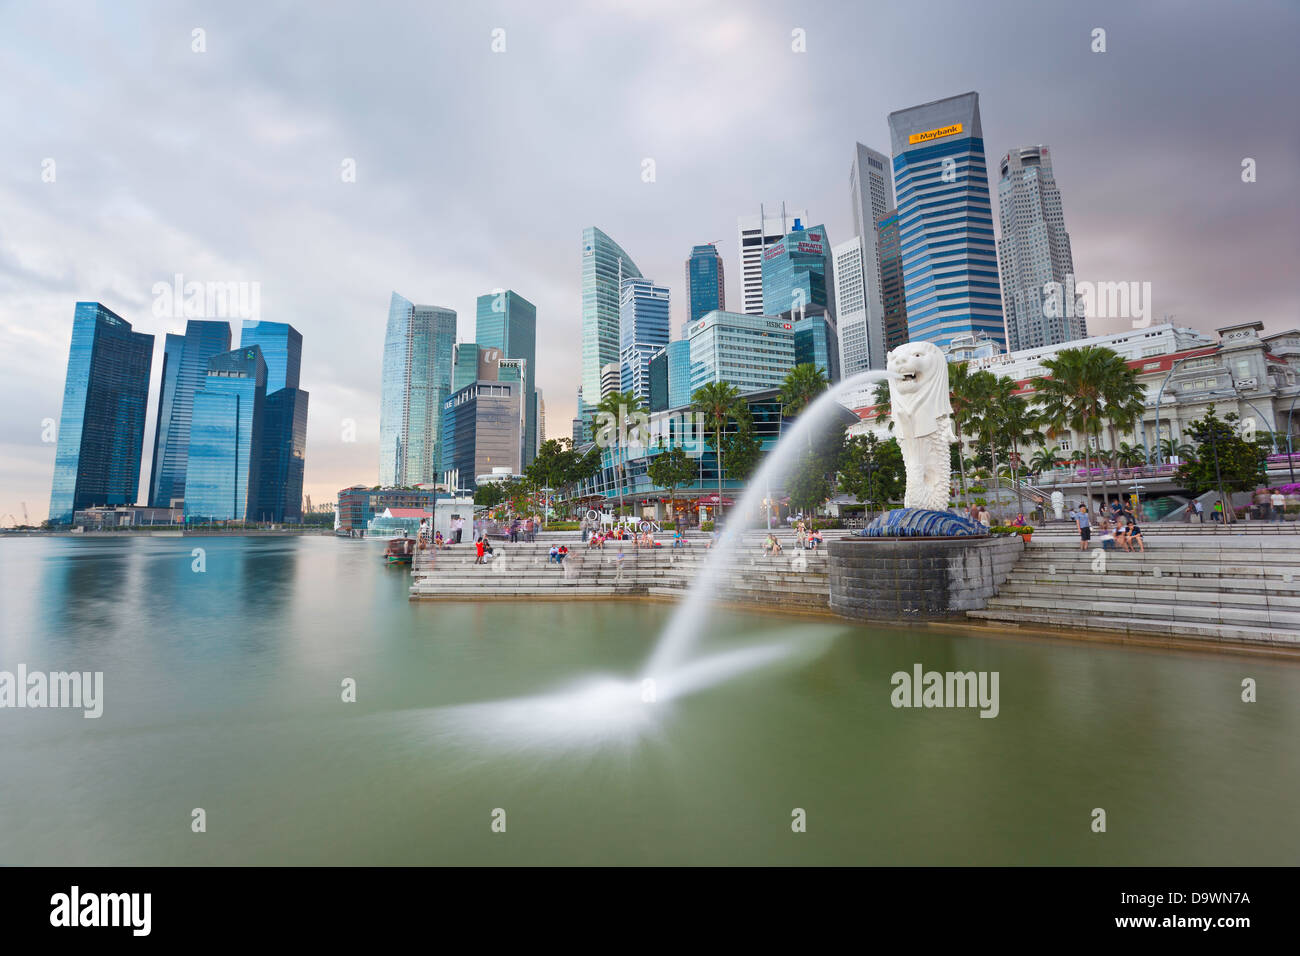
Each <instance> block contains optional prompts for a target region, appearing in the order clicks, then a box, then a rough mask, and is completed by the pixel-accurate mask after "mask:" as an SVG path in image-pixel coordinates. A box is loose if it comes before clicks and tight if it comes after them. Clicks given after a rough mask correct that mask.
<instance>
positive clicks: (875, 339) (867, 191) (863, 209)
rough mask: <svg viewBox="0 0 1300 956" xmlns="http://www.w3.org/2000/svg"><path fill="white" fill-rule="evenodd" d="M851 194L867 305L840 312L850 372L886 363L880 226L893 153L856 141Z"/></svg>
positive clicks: (889, 198) (888, 196) (889, 194)
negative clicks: (853, 311) (855, 310)
mask: <svg viewBox="0 0 1300 956" xmlns="http://www.w3.org/2000/svg"><path fill="white" fill-rule="evenodd" d="M849 194H850V199H851V204H850V205H851V208H852V212H853V233H854V235H856V236H857V237H858V244H859V245H860V246H861V249H862V256H861V259H862V265H861V268H862V298H863V302H864V304H865V306H866V308H865V310H864V311H863V312H861V313H858V314H856V315H853V316H851V317H848V316H837V318H839V326H840V342H841V343H843V342H844V341H845V339H846V338H848V339H849V341H850V343H851V344H850V346H849V348H848V349H846V351H845V353H844V359H845V362H844V363H843V371H844V374H845V375H846V376H848V375H852V374H854V373H855V372H861V371H862V370H864V369H868V368H884V367H885V334H884V323H885V307H884V296H883V294H882V292H881V281H880V250H879V248H878V245H877V233H876V227H877V224H878V223H879V222H880V220H882V219H884V218H885V212H886V210H888V209H889V207H890V206H891V205H892V204H893V203H892V190H891V189H890V188H889V157H888V156H886V155H885V154H884V153H881V152H878V151H876V150H874V149H871V148H869V147H867V146H863V145H862V144H861V143H858V144H856V146H855V148H854V153H853V165H852V166H851V167H850V168H849ZM859 341H861V342H862V343H863V346H862V347H859V346H858V345H857V343H858V342H859ZM864 349H865V351H864ZM864 363H865V364H864Z"/></svg>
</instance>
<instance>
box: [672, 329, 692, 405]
mask: <svg viewBox="0 0 1300 956" xmlns="http://www.w3.org/2000/svg"><path fill="white" fill-rule="evenodd" d="M667 351H668V407H669V408H683V407H685V406H687V405H689V404H690V403H691V394H692V393H691V342H690V339H674V340H673V341H671V342H669V343H668V349H667Z"/></svg>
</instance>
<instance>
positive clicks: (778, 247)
mask: <svg viewBox="0 0 1300 956" xmlns="http://www.w3.org/2000/svg"><path fill="white" fill-rule="evenodd" d="M831 276H832V268H831V247H830V242H829V241H828V240H827V238H826V227H825V226H813V227H811V228H804V227H803V225H802V224H801V223H800V222H799V221H798V220H796V221H795V228H794V230H793V231H792V232H790V233H789V234H788V235H785V236H782V237H781V238H780V239H778V240H777V241H775V242H773V243H772V244H771V245H769V246H768V247H767V248H766V249H765V250H763V312H764V313H765V314H767V315H781V314H782V313H788V312H794V313H796V314H797V313H801V312H813V311H817V310H820V311H822V312H833V311H834V309H833V303H832V302H831V299H830V289H831V288H832V286H831V282H832V279H831ZM814 307H815V308H814Z"/></svg>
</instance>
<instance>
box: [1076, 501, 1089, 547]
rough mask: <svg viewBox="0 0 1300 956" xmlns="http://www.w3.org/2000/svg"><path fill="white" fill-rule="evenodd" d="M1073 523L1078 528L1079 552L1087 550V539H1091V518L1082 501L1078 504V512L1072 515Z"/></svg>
mask: <svg viewBox="0 0 1300 956" xmlns="http://www.w3.org/2000/svg"><path fill="white" fill-rule="evenodd" d="M1074 523H1075V525H1077V526H1078V528H1079V550H1080V551H1087V550H1088V539H1089V538H1091V537H1092V528H1091V527H1089V525H1090V524H1091V518H1090V517H1089V516H1088V506H1087V505H1086V504H1084V503H1083V502H1082V501H1081V502H1079V510H1078V511H1076V512H1075V513H1074Z"/></svg>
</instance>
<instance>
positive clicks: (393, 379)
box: [379, 292, 456, 487]
mask: <svg viewBox="0 0 1300 956" xmlns="http://www.w3.org/2000/svg"><path fill="white" fill-rule="evenodd" d="M455 344H456V313H455V312H454V311H453V310H451V309H444V308H441V307H440V306H436V305H414V304H412V303H411V302H410V300H408V299H404V298H402V296H400V295H398V294H397V293H396V292H394V293H393V298H392V300H391V302H390V303H389V307H388V330H387V332H386V334H385V336H384V365H383V379H382V381H381V385H380V397H379V483H380V484H381V485H383V486H385V487H392V486H398V487H403V486H407V485H418V484H424V483H432V482H435V481H437V478H438V464H439V461H440V460H441V458H442V451H441V448H440V446H439V443H438V438H439V426H440V424H441V422H442V403H443V402H444V401H446V399H447V396H448V395H449V394H451V360H452V350H453V348H454V347H455Z"/></svg>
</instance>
